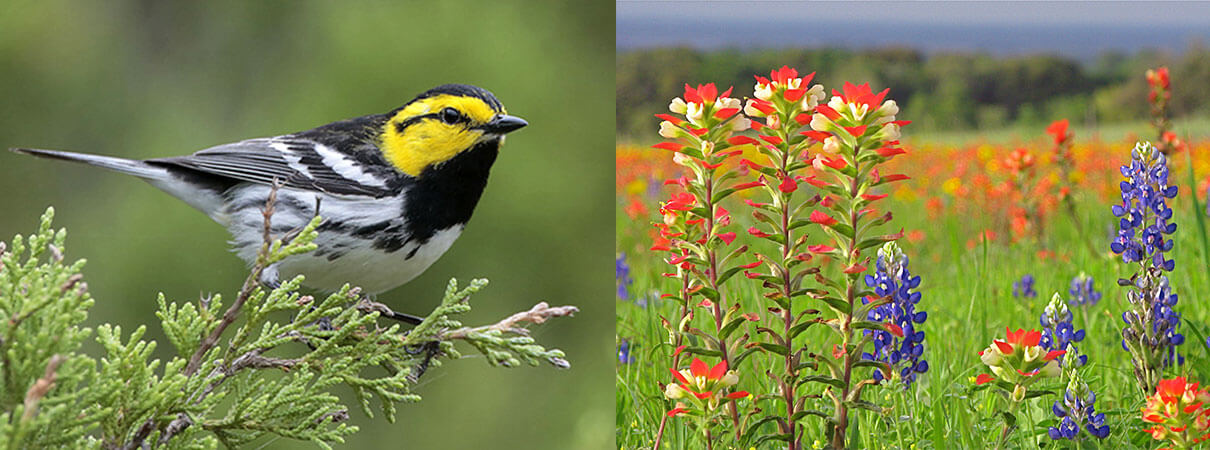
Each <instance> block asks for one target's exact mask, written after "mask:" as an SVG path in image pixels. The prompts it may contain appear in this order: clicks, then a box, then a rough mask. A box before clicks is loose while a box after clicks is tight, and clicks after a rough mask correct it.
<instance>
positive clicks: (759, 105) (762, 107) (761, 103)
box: [748, 98, 777, 114]
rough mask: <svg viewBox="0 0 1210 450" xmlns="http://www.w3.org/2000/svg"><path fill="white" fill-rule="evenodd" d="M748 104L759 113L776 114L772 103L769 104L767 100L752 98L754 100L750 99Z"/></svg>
mask: <svg viewBox="0 0 1210 450" xmlns="http://www.w3.org/2000/svg"><path fill="white" fill-rule="evenodd" d="M750 104H751V105H752V107H753V108H756V109H757V110H759V111H760V112H762V113H764V114H773V113H775V112H777V107H775V106H773V103H772V102H769V101H767V100H761V99H759V98H754V99H752V101H751V103H750ZM748 112H752V111H748Z"/></svg>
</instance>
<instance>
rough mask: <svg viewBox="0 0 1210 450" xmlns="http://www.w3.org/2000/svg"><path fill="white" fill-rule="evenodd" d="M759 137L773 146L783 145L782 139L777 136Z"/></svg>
mask: <svg viewBox="0 0 1210 450" xmlns="http://www.w3.org/2000/svg"><path fill="white" fill-rule="evenodd" d="M757 136H759V137H760V139H761V140H762V141H765V142H768V143H770V144H773V145H778V144H781V138H779V137H777V136H765V135H763V134H758V135H757Z"/></svg>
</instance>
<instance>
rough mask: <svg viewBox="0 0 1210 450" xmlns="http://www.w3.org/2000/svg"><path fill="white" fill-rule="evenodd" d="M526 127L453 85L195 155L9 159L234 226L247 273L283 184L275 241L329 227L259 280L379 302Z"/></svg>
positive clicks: (414, 266)
mask: <svg viewBox="0 0 1210 450" xmlns="http://www.w3.org/2000/svg"><path fill="white" fill-rule="evenodd" d="M526 125H527V123H526V122H525V120H522V119H521V118H518V117H515V116H510V115H508V114H507V113H506V112H505V110H504V107H503V105H501V104H500V101H499V100H497V99H496V97H495V96H494V95H492V93H491V92H488V91H487V90H484V89H482V88H479V87H475V86H469V85H463V84H447V85H443V86H438V87H436V88H433V89H431V90H429V91H427V92H425V93H423V94H420V95H419V96H417V97H416V98H415V99H413V100H412V101H410V102H408V103H407V104H405V105H403V106H402V107H399V108H397V109H395V110H393V111H390V112H388V113H386V114H375V115H369V116H363V117H358V118H355V119H349V120H342V121H339V122H333V123H330V124H327V125H323V126H320V127H318V128H314V129H311V130H307V131H301V132H298V133H292V134H286V135H282V136H276V137H270V138H260V139H248V140H244V141H239V142H235V143H231V144H225V145H219V146H216V147H211V148H208V149H205V150H201V151H198V152H197V153H194V154H192V155H188V156H177V157H169V158H155V159H147V160H131V159H123V158H115V157H109V156H99V155H89V154H81V153H72V152H63V151H55V150H36V149H28V148H14V149H11V150H13V151H15V152H18V153H25V154H30V155H34V156H40V157H46V158H54V159H62V160H68V161H76V162H82V163H86V164H90V165H93V166H97V167H103V168H106V169H110V170H115V171H118V172H122V173H126V174H130V175H134V176H136V177H139V178H142V179H143V180H145V181H147V182H148V183H151V185H152V186H155V187H157V188H159V189H161V190H163V191H165V192H167V193H169V194H171V195H172V196H174V197H177V198H179V199H181V200H184V201H185V203H188V204H189V205H190V206H193V207H194V208H197V209H198V210H201V211H202V212H204V213H206V214H207V215H209V216H210V218H211V219H213V220H214V221H215V222H218V223H219V224H221V225H223V226H225V227H227V229H228V230H229V231H230V232H231V235H232V240H231V242H232V244H233V245H234V246H235V250H236V252H237V253H238V254H239V256H240V257H241V258H243V259H244V260H245V261H248V262H249V264H251V263H252V262H253V260H254V259H255V258H256V255H257V252H258V250H259V249H260V245H261V242H262V240H263V231H264V217H263V215H262V213H261V210H262V208H263V207H264V206H265V204H266V202H267V200H268V196H269V193H270V191H271V190H272V189H273V186H274V184H275V183H276V184H277V185H278V186H280V187H279V188H278V191H277V194H276V195H277V199H276V203H275V204H274V214H273V217H272V221H271V224H272V228H271V233H272V234H274V235H275V236H281V235H283V234H285V233H287V232H289V231H290V230H295V229H298V228H300V227H302V226H304V225H306V224H307V222H309V221H310V220H311V219H312V218H313V217H314V216H315V215H316V214H319V215H321V216H323V219H324V220H323V223H322V224H321V225H320V226H319V228H318V231H319V236H318V238H317V239H316V240H315V244H316V246H317V249H316V250H315V251H314V252H310V253H304V254H301V255H296V256H291V257H289V258H287V259H285V260H283V261H281V262H280V263H278V264H276V265H275V266H274V267H270V268H268V269H266V276H265V277H262V279H263V280H265V281H266V282H268V283H273V282H275V281H276V280H278V279H279V278H278V277H284V278H286V279H288V278H292V277H294V276H295V275H304V276H305V277H306V279H305V281H304V284H306V285H307V286H310V287H313V288H316V289H319V290H324V291H328V292H331V291H335V290H338V289H340V287H341V286H343V285H344V284H345V283H349V284H352V285H354V286H360V287H361V288H362V290H363V292H366V293H367V294H376V293H380V292H383V291H387V290H389V289H392V288H395V287H397V286H400V285H402V284H404V283H407V282H408V281H411V280H412V279H414V278H416V277H417V276H418V275H420V274H421V273H422V272H424V271H425V270H426V269H428V267H429V266H430V265H432V264H433V262H434V261H436V260H437V259H438V258H440V257H441V255H442V254H444V253H445V251H446V250H448V249H449V248H450V245H451V244H453V243H454V240H455V239H457V238H458V236H459V235H460V234H461V233H462V230H463V228H464V227H465V226H466V223H467V221H468V220H470V218H471V213H472V212H473V211H474V209H475V205H476V203H478V202H479V197H480V195H481V194H482V193H483V189H484V187H485V186H486V185H487V178H488V172H489V171H490V169H491V166H492V163H493V162H495V160H496V155H497V152H498V150H499V148H500V144H501V143H502V142H503V141H504V135H505V134H507V133H509V132H512V131H515V130H517V129H519V128H521V127H524V126H526ZM317 207H318V208H320V210H319V211H317V210H316V208H317Z"/></svg>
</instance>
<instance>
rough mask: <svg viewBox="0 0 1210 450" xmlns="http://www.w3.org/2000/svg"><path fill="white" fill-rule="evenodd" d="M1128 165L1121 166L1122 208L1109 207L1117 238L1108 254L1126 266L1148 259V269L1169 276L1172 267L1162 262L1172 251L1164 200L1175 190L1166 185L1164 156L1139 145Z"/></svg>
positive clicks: (1173, 227)
mask: <svg viewBox="0 0 1210 450" xmlns="http://www.w3.org/2000/svg"><path fill="white" fill-rule="evenodd" d="M1130 153H1131V160H1130V165H1128V166H1122V167H1121V172H1122V176H1124V177H1126V180H1124V181H1122V183H1121V184H1120V185H1119V188H1120V189H1121V191H1122V204H1120V205H1113V208H1112V212H1113V216H1114V217H1118V218H1119V221H1118V235H1117V237H1115V238H1114V239H1113V242H1111V243H1110V244H1109V248H1110V250H1113V252H1114V253H1118V254H1121V255H1122V260H1124V261H1126V262H1128V263H1129V262H1136V261H1143V260H1144V259H1150V261H1151V264H1152V266H1154V267H1157V268H1161V269H1163V270H1164V271H1168V272H1171V271H1172V269H1173V268H1174V267H1175V265H1176V263H1175V262H1174V261H1173V260H1171V259H1164V252H1167V251H1169V250H1172V239H1164V236H1165V235H1169V234H1172V233H1173V232H1174V231H1176V224H1175V223H1168V220H1169V219H1172V208H1169V207H1168V203H1167V200H1168V199H1171V198H1174V197H1176V186H1169V185H1168V163H1167V160H1166V159H1165V158H1164V154H1163V153H1160V151H1159V150H1156V149H1155V147H1152V146H1151V144H1150V143H1146V142H1142V143H1139V144H1137V145H1135V147H1134V150H1133V151H1131V152H1130Z"/></svg>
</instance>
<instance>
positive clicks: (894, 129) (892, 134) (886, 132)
mask: <svg viewBox="0 0 1210 450" xmlns="http://www.w3.org/2000/svg"><path fill="white" fill-rule="evenodd" d="M899 136H900V135H899V125H895V124H893V123H888V124H886V125H883V126H882V129H881V130H878V133H876V134H875V135H874V138H875V139H877V140H879V141H882V142H889V141H898V140H899Z"/></svg>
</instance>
